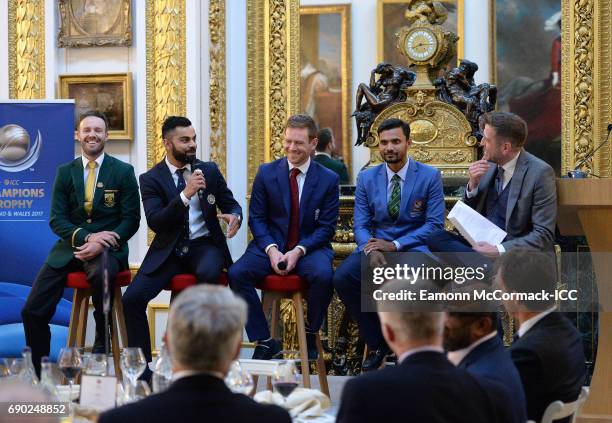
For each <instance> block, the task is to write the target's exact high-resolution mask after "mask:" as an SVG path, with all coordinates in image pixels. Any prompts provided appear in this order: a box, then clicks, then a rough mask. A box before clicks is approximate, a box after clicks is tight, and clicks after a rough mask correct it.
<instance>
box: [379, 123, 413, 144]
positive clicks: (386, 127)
mask: <svg viewBox="0 0 612 423" xmlns="http://www.w3.org/2000/svg"><path fill="white" fill-rule="evenodd" d="M395 128H402V132H403V133H404V135H405V136H406V139H408V138H410V125H409V124H408V123H407V122H404V121H403V120H401V119H398V118H389V119H386V120H384V121H383V123H381V124H380V126H379V127H378V130H377V133H378V135H380V134H381V132H384V131H388V130H390V129H395Z"/></svg>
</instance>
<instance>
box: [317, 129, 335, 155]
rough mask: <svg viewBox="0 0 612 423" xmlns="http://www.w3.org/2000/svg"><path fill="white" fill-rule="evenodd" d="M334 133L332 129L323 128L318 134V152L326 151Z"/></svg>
mask: <svg viewBox="0 0 612 423" xmlns="http://www.w3.org/2000/svg"><path fill="white" fill-rule="evenodd" d="M332 137H333V132H332V130H331V128H323V129H321V130H319V132H318V133H317V139H318V140H319V142H318V143H317V151H325V149H326V148H327V146H328V145H329V143H330V142H331V141H332Z"/></svg>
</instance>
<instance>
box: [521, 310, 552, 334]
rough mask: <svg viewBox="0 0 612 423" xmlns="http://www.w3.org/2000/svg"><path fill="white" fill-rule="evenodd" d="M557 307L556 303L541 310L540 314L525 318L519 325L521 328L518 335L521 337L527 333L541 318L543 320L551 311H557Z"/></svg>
mask: <svg viewBox="0 0 612 423" xmlns="http://www.w3.org/2000/svg"><path fill="white" fill-rule="evenodd" d="M556 308H557V306H556V305H554V306H552V307H551V308H549V309H546V310H544V311H543V312H541V313H539V314H536V315H535V316H533V317H532V318H530V319H527V320H525V321H524V322H523V323H522V324H521V326H520V327H519V330H518V331H517V335H518V337H519V338H521V337H522V336H523V335H525V334H526V333H527V331H528V330H529V329H531V328H532V327H534V326H535V324H536V323H538V322H539V321H540V320H542V319H543V318H545V317H546V316H548V315H549V314H550V313H552V312H553V311H555V309H556Z"/></svg>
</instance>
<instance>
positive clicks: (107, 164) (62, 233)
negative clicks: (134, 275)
mask: <svg viewBox="0 0 612 423" xmlns="http://www.w3.org/2000/svg"><path fill="white" fill-rule="evenodd" d="M107 128H108V120H107V119H106V116H104V115H103V114H102V113H99V112H87V113H85V114H83V115H82V116H81V117H80V119H79V126H78V128H77V138H78V140H79V142H80V144H81V148H82V150H83V155H82V156H81V157H79V158H77V159H75V160H73V161H71V162H70V163H67V164H65V165H62V166H60V167H59V168H58V169H57V175H56V177H55V182H54V183H53V198H52V201H51V214H50V219H49V225H50V226H51V229H52V230H53V232H54V233H55V234H56V235H57V236H58V237H59V238H60V239H59V240H58V241H57V243H56V244H55V245H54V246H53V248H52V249H51V252H50V253H49V256H48V257H47V260H46V262H45V264H44V265H43V267H42V268H41V270H40V272H39V273H38V276H37V277H36V280H35V281H34V284H33V285H32V289H31V291H30V294H29V296H28V299H27V301H26V303H25V305H24V307H23V310H22V311H21V315H22V317H23V325H24V329H25V338H26V344H27V345H29V346H30V347H31V348H32V361H33V362H34V366H35V367H36V370H37V372H40V359H41V357H43V356H45V355H49V349H50V341H51V331H50V329H49V322H50V321H51V318H52V317H53V314H54V313H55V307H56V306H57V303H58V302H59V301H60V299H61V298H62V293H63V291H64V286H65V283H66V275H67V274H68V273H70V272H75V271H84V272H85V273H86V274H87V279H88V280H89V282H90V284H91V285H92V288H93V292H92V299H93V304H94V318H95V320H96V340H95V343H94V348H93V352H104V348H105V346H104V339H105V337H104V335H105V330H108V328H106V329H105V326H104V315H103V311H102V297H103V295H102V284H103V273H104V263H103V260H102V257H103V255H102V252H103V250H104V249H108V260H107V268H108V276H109V281H110V283H111V284H112V283H113V281H114V279H115V275H116V274H117V272H119V271H120V270H123V269H127V268H128V245H127V242H128V240H129V239H130V238H131V237H132V235H134V233H136V231H137V230H138V226H139V224H140V196H139V194H138V184H137V183H136V176H135V175H134V168H133V167H132V166H131V165H129V164H127V163H124V162H122V161H120V160H118V159H116V158H114V157H111V156H109V155H108V154H105V153H104V145H105V143H106V140H107V138H108V129H107ZM112 293H113V290H112V287H111V296H112ZM111 304H112V298H111Z"/></svg>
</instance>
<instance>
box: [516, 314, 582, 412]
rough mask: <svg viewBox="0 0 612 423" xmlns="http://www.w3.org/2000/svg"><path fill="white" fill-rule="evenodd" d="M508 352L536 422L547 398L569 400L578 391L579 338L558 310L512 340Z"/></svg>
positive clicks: (579, 371) (580, 349) (580, 381)
mask: <svg viewBox="0 0 612 423" xmlns="http://www.w3.org/2000/svg"><path fill="white" fill-rule="evenodd" d="M510 354H511V355H512V360H513V361H514V365H515V366H516V368H517V369H518V372H519V374H520V375H521V380H522V382H523V387H524V388H525V398H526V400H527V417H529V419H530V420H535V421H538V422H539V421H540V420H541V419H542V415H543V414H544V410H546V407H548V405H549V404H550V403H551V402H553V401H557V400H560V401H563V402H572V401H575V400H576V399H577V398H578V395H580V390H581V389H582V386H583V385H584V383H585V381H586V380H585V379H586V368H585V365H584V362H585V357H584V349H583V347H582V339H581V338H580V334H579V333H578V330H576V327H575V326H574V325H572V323H571V322H570V321H569V320H568V319H567V318H566V317H565V316H563V315H562V314H561V313H558V312H553V313H550V314H549V315H547V316H546V317H544V318H543V319H542V320H540V321H539V322H537V323H536V324H535V325H534V326H533V327H532V328H531V329H529V330H528V331H527V332H526V333H525V334H524V335H523V336H522V337H520V338H518V339H517V340H516V341H515V342H514V343H513V344H512V346H511V347H510ZM567 421H569V419H565V420H561V422H567Z"/></svg>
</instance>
